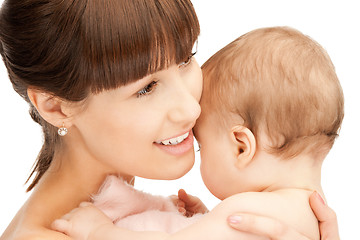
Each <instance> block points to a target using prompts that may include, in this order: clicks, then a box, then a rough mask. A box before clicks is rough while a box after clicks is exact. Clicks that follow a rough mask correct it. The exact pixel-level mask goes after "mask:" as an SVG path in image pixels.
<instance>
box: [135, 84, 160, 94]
mask: <svg viewBox="0 0 360 240" xmlns="http://www.w3.org/2000/svg"><path fill="white" fill-rule="evenodd" d="M157 83H158V81H152V82H151V83H149V84H148V85H146V86H145V87H144V88H143V89H141V90H140V91H138V92H137V93H136V97H138V98H139V97H142V96H146V95H149V94H150V93H152V92H153V91H154V90H155V88H156V86H157Z"/></svg>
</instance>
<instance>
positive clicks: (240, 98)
mask: <svg viewBox="0 0 360 240" xmlns="http://www.w3.org/2000/svg"><path fill="white" fill-rule="evenodd" d="M202 68H203V76H204V91H203V96H202V99H201V105H202V108H203V111H208V110H207V109H211V110H212V111H215V112H217V113H218V114H219V116H221V117H218V118H224V116H229V112H231V113H233V114H234V115H235V116H240V118H241V121H243V124H244V125H245V126H246V127H248V128H249V129H250V130H251V131H252V132H253V133H254V135H255V136H256V137H257V139H258V137H259V132H260V131H263V132H265V133H266V135H267V136H268V138H269V140H270V142H271V144H270V148H269V149H268V150H269V151H270V152H272V153H275V154H278V155H281V156H282V157H283V158H291V157H294V156H297V155H298V154H300V153H302V152H303V151H306V153H314V154H315V155H317V154H320V155H321V156H323V155H324V154H326V153H327V152H328V151H329V149H330V148H331V146H332V145H333V143H334V140H335V137H336V136H337V135H338V130H339V128H340V125H341V122H342V119H343V116H344V99H343V93H342V89H341V86H340V83H339V81H338V78H337V76H336V73H335V69H334V66H333V64H332V62H331V60H330V58H329V56H328V55H327V53H326V51H325V50H324V49H323V48H322V47H321V46H320V45H319V44H317V43H316V42H315V41H313V40H312V39H310V38H309V37H307V36H305V35H303V34H302V33H300V32H299V31H297V30H294V29H291V28H287V27H275V28H264V29H257V30H254V31H252V32H249V33H247V34H245V35H243V36H241V37H240V38H238V39H236V40H235V41H234V42H232V43H230V44H229V45H227V46H226V47H225V48H223V49H222V50H220V51H219V52H217V53H216V54H215V55H214V56H213V57H211V58H210V59H209V60H208V61H207V62H206V63H205V64H204V65H203V67H202ZM230 119H232V120H234V118H231V117H228V118H227V120H225V121H224V122H223V124H227V123H229V122H228V121H229V120H230Z"/></svg>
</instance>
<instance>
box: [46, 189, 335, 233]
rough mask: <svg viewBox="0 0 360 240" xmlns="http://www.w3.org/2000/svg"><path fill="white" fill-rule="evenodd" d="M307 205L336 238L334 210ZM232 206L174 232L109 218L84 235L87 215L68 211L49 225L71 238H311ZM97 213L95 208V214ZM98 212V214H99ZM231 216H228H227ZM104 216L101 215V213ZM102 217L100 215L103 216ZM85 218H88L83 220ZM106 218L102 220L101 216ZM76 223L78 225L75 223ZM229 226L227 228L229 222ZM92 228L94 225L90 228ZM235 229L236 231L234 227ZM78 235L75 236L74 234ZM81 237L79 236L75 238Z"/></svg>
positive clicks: (318, 201)
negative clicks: (126, 225) (125, 225)
mask: <svg viewBox="0 0 360 240" xmlns="http://www.w3.org/2000/svg"><path fill="white" fill-rule="evenodd" d="M310 203H311V206H312V207H313V210H314V213H315V215H316V216H317V217H318V219H319V221H320V231H321V234H322V239H328V240H338V239H339V235H338V231H337V222H336V216H335V214H334V212H333V211H332V210H331V209H330V208H328V207H327V206H326V205H325V204H323V203H322V202H321V199H320V198H319V197H318V196H317V195H316V193H314V194H312V196H311V198H310ZM86 208H88V210H91V211H93V210H95V209H92V208H94V207H92V206H91V205H87V204H83V205H82V206H81V208H80V210H81V211H83V212H84V210H86ZM232 211H233V208H229V207H228V205H227V204H219V205H218V206H217V207H216V208H215V209H214V210H213V211H211V212H210V213H209V214H206V216H205V217H204V218H202V219H201V220H200V221H199V222H197V223H195V224H193V225H191V226H189V227H187V228H185V229H183V230H181V231H179V232H177V233H175V234H172V235H169V234H166V233H162V232H133V231H129V230H126V229H122V228H117V227H114V226H113V224H112V223H111V221H110V220H109V221H108V222H107V223H106V221H105V223H102V224H100V225H98V227H96V228H95V229H96V231H93V230H91V231H90V232H89V233H88V234H85V235H84V233H85V231H86V230H84V228H82V227H79V226H83V227H86V228H87V229H88V228H89V227H90V226H84V225H83V224H82V223H83V222H85V220H84V217H85V218H88V215H86V214H83V215H81V214H80V215H79V214H77V215H75V216H76V218H74V217H72V216H71V215H72V213H70V214H67V215H65V216H64V217H63V219H62V220H60V221H57V222H56V224H54V225H53V227H54V228H55V229H56V230H58V231H61V232H63V233H65V234H68V235H70V236H71V237H72V238H73V239H81V240H82V239H84V240H85V239H87V240H93V239H102V240H103V239H107V240H115V239H125V240H126V239H139V240H180V239H181V240H182V239H207V240H218V239H246V240H250V239H275V240H276V239H278V240H283V239H293V240H311V239H309V238H307V237H305V236H304V235H302V234H300V233H299V232H297V231H296V230H295V229H293V228H291V227H290V226H288V225H286V224H283V223H281V222H279V221H277V220H275V219H272V218H269V217H264V216H258V215H252V214H238V215H231V213H232ZM100 213H101V212H100V211H99V214H100ZM101 214H102V213H101ZM229 215H231V216H230V217H227V216H229ZM104 216H105V215H104ZM104 216H103V217H104ZM93 219H94V221H92V222H93V223H96V222H97V221H100V219H101V216H99V215H94V218H93ZM86 220H89V219H86ZM105 220H106V219H105ZM77 224H80V225H77ZM81 224H82V225H81ZM228 224H229V225H230V226H231V227H232V228H233V229H232V228H230V227H229V225H228ZM92 229H94V228H92ZM234 229H236V230H237V231H236V230H234ZM76 234H78V235H76ZM77 236H81V237H77Z"/></svg>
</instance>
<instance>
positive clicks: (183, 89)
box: [168, 82, 201, 124]
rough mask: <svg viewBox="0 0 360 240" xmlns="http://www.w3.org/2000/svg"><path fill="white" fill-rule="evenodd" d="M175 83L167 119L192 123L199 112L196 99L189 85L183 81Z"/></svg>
mask: <svg viewBox="0 0 360 240" xmlns="http://www.w3.org/2000/svg"><path fill="white" fill-rule="evenodd" d="M177 85H178V86H177V88H176V91H174V93H173V96H172V97H171V101H172V104H171V109H170V111H169V112H168V114H169V115H168V116H169V119H170V120H171V121H172V122H176V123H184V124H187V123H189V124H193V123H195V121H196V119H198V118H199V116H200V112H201V108H200V104H199V102H198V99H197V97H196V96H194V95H193V93H192V92H193V91H192V89H191V86H187V85H186V84H184V82H181V83H180V84H177Z"/></svg>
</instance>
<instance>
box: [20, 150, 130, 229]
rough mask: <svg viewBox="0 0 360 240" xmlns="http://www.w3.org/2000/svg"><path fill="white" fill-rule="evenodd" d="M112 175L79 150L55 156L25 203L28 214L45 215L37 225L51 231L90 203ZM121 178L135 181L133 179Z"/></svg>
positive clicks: (108, 170) (128, 177)
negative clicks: (63, 218)
mask: <svg viewBox="0 0 360 240" xmlns="http://www.w3.org/2000/svg"><path fill="white" fill-rule="evenodd" d="M109 174H115V173H113V172H111V170H110V169H108V168H107V167H106V166H104V165H103V164H101V163H100V162H99V161H97V160H96V159H93V158H92V157H91V156H88V155H87V154H86V153H84V152H81V151H79V149H77V151H71V150H69V151H63V152H61V154H60V153H58V154H55V157H54V159H53V162H52V163H51V165H50V167H49V169H48V170H47V171H46V172H45V174H44V175H43V177H42V178H41V180H40V181H39V183H38V185H37V186H36V187H35V189H34V192H33V194H32V195H31V197H30V198H29V201H28V202H27V204H26V205H27V208H28V210H29V214H31V215H32V214H34V215H33V216H42V217H41V218H40V219H39V222H38V223H37V224H40V225H41V226H44V227H47V228H48V227H50V224H51V222H52V221H53V220H55V219H56V218H59V217H61V216H62V215H64V214H65V213H67V212H69V211H70V210H72V209H73V208H76V207H77V206H78V205H79V203H80V202H82V201H89V200H91V196H92V195H93V194H96V193H97V191H98V189H99V187H100V186H101V184H102V182H103V181H104V180H105V178H106V176H107V175H109ZM122 177H123V178H124V179H125V180H127V181H129V182H130V181H132V180H133V177H132V176H122Z"/></svg>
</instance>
